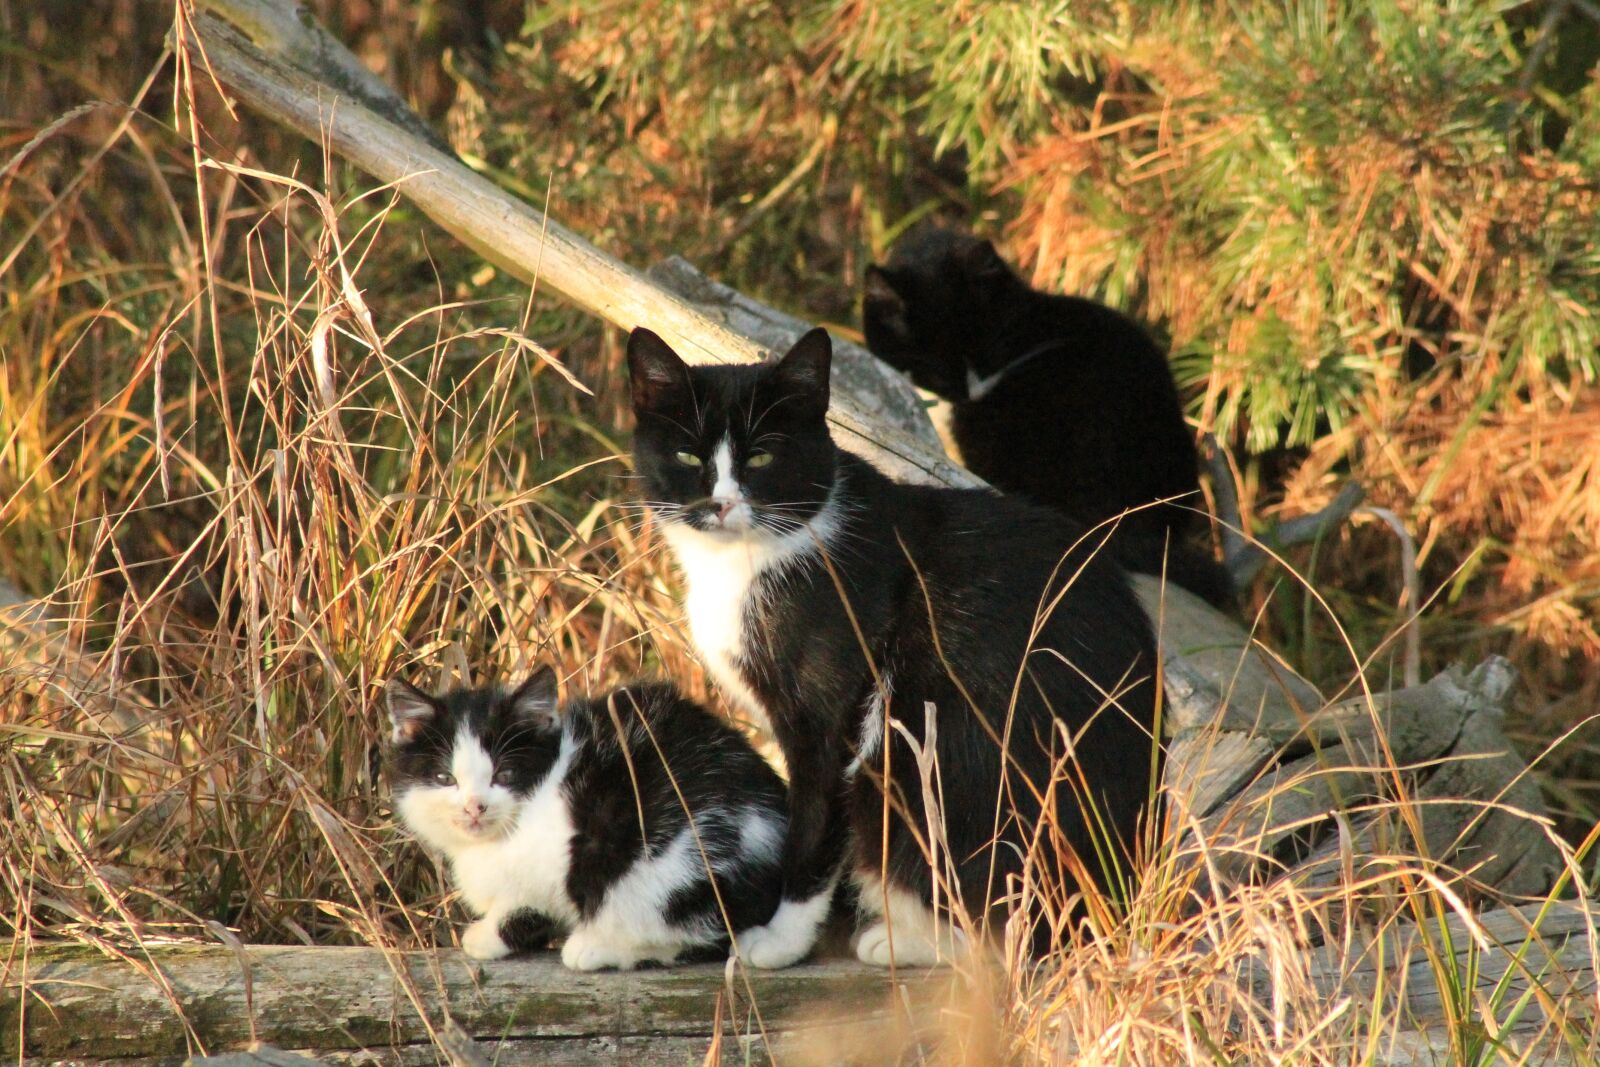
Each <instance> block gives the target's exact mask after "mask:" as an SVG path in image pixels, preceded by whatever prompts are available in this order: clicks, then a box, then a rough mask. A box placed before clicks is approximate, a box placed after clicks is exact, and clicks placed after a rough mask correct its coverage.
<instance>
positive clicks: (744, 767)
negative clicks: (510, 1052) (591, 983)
mask: <svg viewBox="0 0 1600 1067" xmlns="http://www.w3.org/2000/svg"><path fill="white" fill-rule="evenodd" d="M566 716H567V721H568V723H569V724H570V729H571V730H572V731H573V736H574V738H575V739H576V740H577V742H578V755H577V757H576V758H574V760H573V763H572V769H571V770H570V771H569V772H568V774H567V778H566V786H565V787H564V792H565V793H566V796H567V798H568V802H569V806H570V810H571V811H572V815H573V823H574V826H575V828H576V831H577V832H576V834H575V835H574V838H573V845H572V871H571V874H570V875H569V876H568V879H567V887H568V891H569V893H570V895H571V897H572V899H573V901H575V902H576V903H577V905H578V909H579V911H580V912H581V913H582V914H584V915H585V916H588V915H591V914H593V913H594V910H595V909H596V908H598V907H599V904H600V901H601V900H602V899H603V898H604V895H605V891H606V889H607V888H608V887H609V886H610V884H611V883H612V882H614V881H615V880H616V879H618V878H620V877H622V876H623V875H624V874H626V873H627V871H628V869H629V868H631V867H632V865H633V864H634V863H636V862H637V861H638V860H639V858H640V857H642V856H643V855H645V854H646V853H647V852H648V854H650V855H652V856H657V855H660V854H661V852H662V850H664V849H665V848H666V847H667V846H668V845H670V844H671V843H672V841H673V840H674V839H675V838H677V837H678V835H679V834H680V832H681V831H682V830H683V829H684V828H685V827H686V826H688V817H687V815H686V814H685V812H686V811H691V812H694V813H696V815H697V816H699V817H700V818H699V822H698V825H697V851H702V852H703V853H704V857H706V858H709V861H710V862H711V864H712V865H713V866H714V867H715V868H716V869H717V871H718V876H717V878H716V879H715V880H714V881H713V879H711V878H709V877H708V878H705V879H702V880H699V881H696V882H694V883H692V884H690V885H688V886H687V887H684V888H681V889H679V890H677V891H676V892H674V893H673V894H672V896H671V897H670V898H669V899H668V901H667V906H666V916H665V917H666V920H667V922H669V923H670V924H672V925H674V926H682V927H690V926H694V925H696V924H708V923H714V924H716V925H717V926H718V927H719V928H723V933H724V937H723V938H722V939H721V940H720V941H718V942H717V943H718V944H720V945H722V946H726V944H727V939H726V936H725V935H726V929H725V924H724V923H723V922H722V915H723V913H724V907H725V909H726V915H727V919H728V922H729V923H731V924H732V927H733V929H735V930H743V929H746V928H748V927H751V926H758V925H760V924H761V923H764V922H766V921H767V920H768V919H770V918H771V917H772V913H773V911H774V910H776V908H777V905H778V894H779V891H780V889H781V886H782V882H781V871H780V868H779V865H778V862H777V861H778V857H777V856H776V855H773V856H770V857H769V858H768V860H767V862H749V860H748V857H747V856H746V854H745V850H744V849H743V847H742V845H741V829H742V827H743V825H744V821H745V819H746V817H747V816H750V815H755V814H761V813H767V814H769V815H771V816H772V817H773V818H775V819H778V820H781V819H782V818H783V817H784V811H785V803H786V793H785V790H784V785H783V782H782V780H781V779H780V778H779V777H778V775H777V773H776V772H775V771H773V769H772V767H771V766H770V765H769V764H768V763H767V761H766V760H764V759H762V758H761V756H760V755H758V754H757V753H756V751H755V750H754V749H753V748H751V747H750V742H749V741H748V740H746V739H745V737H744V735H743V734H740V733H739V732H738V731H736V730H735V729H733V728H732V727H731V726H729V725H728V724H727V723H725V722H723V721H722V720H721V719H719V718H717V717H716V716H714V715H712V714H711V713H710V712H708V711H706V710H705V709H704V708H702V707H701V706H700V705H698V704H696V703H695V702H694V701H692V700H689V699H687V698H685V697H684V696H682V695H681V694H680V693H679V692H678V691H677V690H676V689H675V688H673V687H672V686H670V685H665V684H660V683H638V684H634V685H630V686H626V687H624V688H621V689H617V690H615V691H613V692H612V693H610V694H608V695H607V696H605V697H603V698H600V699H594V700H578V701H574V702H573V703H571V704H569V705H568V706H567V708H566ZM719 900H720V905H719Z"/></svg>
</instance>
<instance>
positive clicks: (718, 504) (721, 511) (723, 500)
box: [711, 496, 739, 519]
mask: <svg viewBox="0 0 1600 1067" xmlns="http://www.w3.org/2000/svg"><path fill="white" fill-rule="evenodd" d="M711 506H712V507H714V508H716V509H717V518H719V519H726V518H727V517H728V513H729V512H730V511H732V510H733V509H734V508H736V507H738V506H739V502H738V501H737V500H735V499H733V498H732V497H726V496H719V497H717V498H716V499H714V500H712V501H711Z"/></svg>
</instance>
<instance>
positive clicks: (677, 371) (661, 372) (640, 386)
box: [628, 326, 689, 412]
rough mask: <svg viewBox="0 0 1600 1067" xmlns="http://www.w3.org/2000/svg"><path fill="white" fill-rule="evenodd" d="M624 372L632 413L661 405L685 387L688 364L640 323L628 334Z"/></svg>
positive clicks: (687, 385)
mask: <svg viewBox="0 0 1600 1067" xmlns="http://www.w3.org/2000/svg"><path fill="white" fill-rule="evenodd" d="M628 373H629V384H630V386H631V388H632V391H633V410H634V411H636V412H637V411H650V410H653V409H656V408H660V407H663V406H664V405H666V404H668V403H670V402H671V401H672V399H673V398H674V397H675V396H676V395H677V394H679V393H685V392H687V391H688V389H689V365H688V364H687V363H685V362H684V361H683V360H682V359H680V358H678V353H676V352H674V351H673V350H672V346H671V345H669V344H667V342H665V341H663V340H662V339H661V338H660V337H658V336H656V334H655V333H654V332H652V331H650V330H647V329H645V328H644V327H643V326H639V327H636V328H635V329H634V331H633V332H632V333H631V334H629V335H628Z"/></svg>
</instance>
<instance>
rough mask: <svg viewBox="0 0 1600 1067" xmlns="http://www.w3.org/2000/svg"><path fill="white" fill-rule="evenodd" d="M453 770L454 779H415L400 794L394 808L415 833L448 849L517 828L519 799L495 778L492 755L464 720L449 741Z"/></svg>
mask: <svg viewBox="0 0 1600 1067" xmlns="http://www.w3.org/2000/svg"><path fill="white" fill-rule="evenodd" d="M450 774H451V775H452V776H453V777H454V778H455V783H454V784H453V785H440V784H417V785H412V786H410V787H409V788H407V789H406V791H405V792H404V793H402V794H401V795H400V797H399V799H398V800H397V802H396V805H395V806H396V809H397V810H398V811H399V813H400V817H401V818H402V819H403V820H404V821H405V824H406V825H407V826H408V827H410V828H411V831H412V832H413V833H415V834H416V835H417V836H418V837H420V838H421V839H422V840H423V841H424V842H425V843H427V844H429V845H432V846H433V847H434V848H437V849H439V850H441V851H443V852H446V853H448V852H451V851H452V850H454V849H458V848H461V847H464V846H466V845H472V844H477V843H480V842H484V841H494V840H498V839H500V838H503V837H505V836H506V835H508V834H510V833H511V831H512V830H513V829H515V827H516V824H517V816H518V808H519V807H520V803H519V801H518V800H517V797H516V795H515V794H514V793H512V792H511V790H509V789H506V788H505V787H504V786H498V785H495V784H494V759H493V758H492V757H491V756H490V755H489V753H487V752H485V751H484V748H483V744H482V742H481V741H479V739H478V738H477V737H476V736H474V735H473V733H472V732H471V731H470V730H468V729H467V728H466V727H465V726H463V727H462V728H461V730H460V732H458V733H457V734H456V738H455V742H454V744H453V745H452V746H451V750H450Z"/></svg>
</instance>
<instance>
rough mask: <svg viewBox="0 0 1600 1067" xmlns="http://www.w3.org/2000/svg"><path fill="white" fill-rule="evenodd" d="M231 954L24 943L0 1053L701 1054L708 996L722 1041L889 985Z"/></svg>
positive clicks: (362, 954) (795, 971)
mask: <svg viewBox="0 0 1600 1067" xmlns="http://www.w3.org/2000/svg"><path fill="white" fill-rule="evenodd" d="M245 960H246V961H247V963H248V969H249V975H248V980H247V978H246V973H245V969H244V968H243V967H242V966H241V963H240V959H239V957H238V956H236V955H235V953H233V952H232V951H231V950H228V949H225V948H221V947H212V946H205V945H177V944H172V945H161V946H152V947H151V948H150V949H149V950H148V953H147V954H146V955H145V956H144V957H143V958H137V957H136V958H134V959H133V960H132V961H131V962H130V961H129V960H123V959H115V958H111V957H108V956H106V955H103V954H99V953H95V952H93V951H92V950H88V949H85V948H83V947H79V946H66V945H57V946H40V947H35V948H34V949H33V950H32V951H31V952H30V953H29V954H28V956H27V957H26V959H23V958H22V957H20V956H19V957H17V958H14V959H13V960H12V961H11V964H10V966H9V967H8V968H7V970H6V972H5V977H4V983H3V987H0V1056H3V1057H4V1058H6V1059H9V1060H12V1061H15V1059H16V1057H17V1055H18V1052H19V1049H18V1047H17V1045H18V1035H19V1034H20V1035H22V1041H23V1043H24V1045H25V1048H24V1049H23V1050H22V1051H25V1053H26V1055H27V1056H29V1057H31V1058H39V1059H65V1058H70V1059H83V1060H89V1059H104V1058H108V1057H115V1058H150V1057H154V1058H157V1059H162V1058H171V1059H174V1060H177V1059H182V1058H183V1057H185V1056H187V1055H189V1054H191V1053H193V1052H211V1053H214V1052H218V1051H223V1050H228V1049H242V1048H244V1047H245V1046H247V1045H248V1044H249V1043H250V1042H251V1041H252V1040H254V1039H256V1038H259V1039H261V1040H263V1041H267V1042H269V1043H270V1044H272V1045H275V1046H277V1047H279V1048H284V1049H316V1050H318V1052H319V1054H321V1053H325V1052H329V1051H334V1052H338V1051H346V1052H355V1051H360V1050H364V1049H389V1048H392V1047H399V1048H402V1049H403V1048H405V1047H407V1046H416V1047H417V1048H419V1049H425V1048H427V1047H429V1043H430V1040H431V1039H430V1032H431V1028H433V1027H438V1026H441V1025H443V1020H444V1019H445V1016H446V1012H448V1014H449V1016H450V1017H451V1018H453V1019H454V1020H455V1021H456V1023H457V1024H459V1026H460V1027H461V1028H462V1030H464V1031H465V1032H466V1033H468V1034H470V1035H472V1036H474V1037H477V1038H480V1039H483V1038H488V1039H489V1040H490V1044H491V1046H492V1045H493V1044H496V1043H498V1042H502V1041H503V1042H507V1043H508V1044H510V1045H516V1046H517V1047H520V1048H521V1049H522V1050H523V1051H525V1052H530V1053H531V1052H532V1051H536V1050H540V1049H542V1050H543V1054H544V1055H545V1056H551V1055H554V1054H555V1052H556V1051H557V1050H558V1048H560V1047H563V1046H565V1047H566V1048H567V1050H568V1051H570V1050H571V1049H573V1048H583V1047H587V1046H588V1045H590V1044H592V1043H594V1042H599V1043H600V1044H599V1045H597V1046H595V1047H596V1048H599V1047H601V1046H604V1047H608V1048H611V1049H612V1050H613V1051H614V1052H619V1054H620V1053H621V1052H626V1051H627V1050H628V1049H630V1048H633V1047H634V1046H639V1045H641V1043H649V1042H657V1041H664V1040H668V1039H675V1040H676V1044H675V1047H676V1048H678V1049H679V1050H680V1051H681V1050H685V1049H687V1048H690V1047H698V1048H699V1049H700V1050H701V1053H702V1054H703V1053H704V1050H705V1048H706V1046H707V1045H708V1044H709V1037H710V1035H711V1033H712V1030H713V1027H712V1019H713V1017H714V1016H715V1015H716V1014H717V1011H718V1002H719V999H720V1001H721V1013H722V1018H723V1020H724V1030H725V1032H726V1039H727V1040H728V1042H729V1043H730V1045H732V1046H734V1047H737V1045H738V1041H737V1039H736V1035H739V1034H755V1035H759V1034H760V1033H761V1032H762V1030H763V1028H765V1030H766V1031H768V1032H772V1031H776V1030H780V1029H786V1030H793V1029H795V1028H797V1027H803V1026H805V1025H807V1024H809V1023H813V1022H815V1021H816V1020H817V1019H818V1018H819V1017H821V1016H825V1015H827V1014H828V1013H829V1012H830V1011H833V1012H845V1013H848V1014H849V1015H851V1016H852V1017H854V1018H857V1019H860V1018H863V1017H870V1016H873V1015H875V1014H879V1013H887V1012H889V1011H890V1010H891V1003H892V1001H891V998H890V993H891V990H892V988H893V983H891V982H890V980H889V977H888V976H887V975H886V974H885V973H884V972H882V971H878V970H870V969H867V968H864V967H861V966H859V965H857V964H856V963H854V962H853V961H850V962H845V961H834V962H824V963H815V964H809V965H806V966H802V967H795V968H791V969H789V970H786V971H770V972H769V971H748V972H746V971H742V970H741V971H740V972H739V973H738V974H736V975H735V976H734V978H733V981H732V982H731V984H730V983H728V982H725V980H724V978H725V975H724V968H723V966H721V965H709V964H708V965H701V966H694V967H683V968H675V969H670V970H654V971H638V972H633V973H625V974H617V973H600V974H579V973H575V972H572V971H568V970H566V969H565V968H563V967H562V966H561V964H560V962H559V960H558V959H557V958H556V957H555V956H554V954H550V953H544V954H538V955H532V956H527V957H522V958H518V959H511V960H499V961H495V962H494V963H489V964H480V963H477V962H475V961H473V960H470V959H468V958H466V957H465V956H464V955H462V954H461V953H460V952H459V951H456V950H448V951H439V952H422V951H414V952H387V953H386V952H384V951H383V950H380V949H376V948H362V947H318V948H305V947H300V946H278V945H257V946H250V947H248V948H246V949H245ZM901 981H902V982H903V983H909V984H911V985H913V986H921V987H924V988H930V989H931V988H933V987H934V986H935V985H936V984H937V983H939V982H941V981H942V976H941V975H940V974H939V973H938V972H934V973H933V974H932V975H930V974H929V973H928V972H910V973H909V974H907V975H902V977H901ZM752 1005H754V1008H753V1007H752ZM419 1008H420V1009H421V1010H420V1011H419ZM430 1055H431V1053H430ZM678 1062H683V1061H682V1060H679V1061H678Z"/></svg>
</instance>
